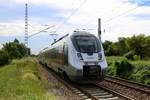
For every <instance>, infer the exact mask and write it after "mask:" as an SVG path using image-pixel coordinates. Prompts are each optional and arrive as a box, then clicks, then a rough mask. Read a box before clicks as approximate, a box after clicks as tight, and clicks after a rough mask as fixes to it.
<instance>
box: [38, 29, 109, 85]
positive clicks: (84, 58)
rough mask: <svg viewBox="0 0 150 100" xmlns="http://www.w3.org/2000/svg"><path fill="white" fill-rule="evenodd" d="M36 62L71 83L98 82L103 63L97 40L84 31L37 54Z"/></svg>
mask: <svg viewBox="0 0 150 100" xmlns="http://www.w3.org/2000/svg"><path fill="white" fill-rule="evenodd" d="M38 60H39V62H40V63H42V64H45V65H47V66H48V67H50V68H51V69H53V70H54V71H56V72H57V73H59V74H61V75H63V76H67V77H68V78H69V79H70V80H71V81H75V82H92V81H101V80H102V79H103V78H104V75H105V70H106V68H107V62H106V58H105V55H104V51H103V47H102V43H101V41H100V40H99V39H98V38H97V37H96V36H95V35H94V34H91V33H89V32H87V31H74V32H73V33H72V34H67V35H65V36H63V37H61V38H60V39H58V40H57V41H55V42H54V43H52V44H51V46H49V47H46V48H44V49H43V50H41V51H40V53H39V55H38Z"/></svg>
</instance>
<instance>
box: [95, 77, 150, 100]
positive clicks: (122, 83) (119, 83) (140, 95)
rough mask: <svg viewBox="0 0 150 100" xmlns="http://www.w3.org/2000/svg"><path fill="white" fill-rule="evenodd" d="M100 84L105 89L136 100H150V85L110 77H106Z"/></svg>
mask: <svg viewBox="0 0 150 100" xmlns="http://www.w3.org/2000/svg"><path fill="white" fill-rule="evenodd" d="M98 84H99V85H101V86H103V87H108V88H109V89H111V90H114V91H116V92H118V93H120V94H123V95H126V96H128V97H130V98H133V99H135V100H150V86H149V85H144V84H140V83H137V82H132V81H128V80H125V79H120V78H116V77H110V76H106V77H105V78H104V81H103V82H101V83H98Z"/></svg>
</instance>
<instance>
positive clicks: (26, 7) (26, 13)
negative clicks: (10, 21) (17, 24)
mask: <svg viewBox="0 0 150 100" xmlns="http://www.w3.org/2000/svg"><path fill="white" fill-rule="evenodd" d="M24 43H25V45H26V47H27V56H28V54H29V51H28V4H27V3H26V4H25V39H24Z"/></svg>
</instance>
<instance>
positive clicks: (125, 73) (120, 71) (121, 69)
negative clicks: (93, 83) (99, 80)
mask: <svg viewBox="0 0 150 100" xmlns="http://www.w3.org/2000/svg"><path fill="white" fill-rule="evenodd" d="M115 66H116V75H117V76H118V77H121V78H125V79H130V76H131V74H132V72H133V69H134V66H133V65H132V64H130V63H129V62H128V60H127V59H124V60H122V61H121V62H115Z"/></svg>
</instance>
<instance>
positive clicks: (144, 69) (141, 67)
mask: <svg viewBox="0 0 150 100" xmlns="http://www.w3.org/2000/svg"><path fill="white" fill-rule="evenodd" d="M106 59H107V63H108V68H107V74H108V75H111V76H116V69H117V68H116V66H115V62H121V61H122V60H123V59H125V58H124V57H115V56H111V57H106ZM129 62H130V63H131V64H132V65H133V66H134V71H133V73H132V74H131V76H129V77H128V79H130V80H132V81H137V82H141V83H145V84H149V85H150V60H137V61H130V60H129Z"/></svg>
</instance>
